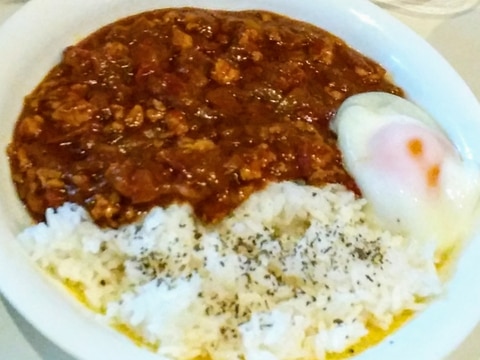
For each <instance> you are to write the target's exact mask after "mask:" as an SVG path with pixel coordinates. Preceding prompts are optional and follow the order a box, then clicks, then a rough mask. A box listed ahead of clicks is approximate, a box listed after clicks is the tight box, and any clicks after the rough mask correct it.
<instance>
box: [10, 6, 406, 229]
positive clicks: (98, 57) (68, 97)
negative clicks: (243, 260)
mask: <svg viewBox="0 0 480 360" xmlns="http://www.w3.org/2000/svg"><path fill="white" fill-rule="evenodd" d="M367 91H385V92H389V93H394V94H402V90H401V89H399V88H398V87H397V86H395V85H393V84H392V83H391V82H390V81H389V80H388V79H387V77H386V71H385V69H383V68H382V67H381V66H380V65H379V64H376V63H375V62H373V61H372V60H370V59H368V58H366V57H365V56H363V55H361V54H359V53H358V52H356V51H355V50H353V49H351V48H350V47H349V46H348V45H347V44H345V43H344V42H343V41H342V40H341V39H339V38H337V37H335V36H333V35H332V34H330V33H328V32H326V31H323V30H321V29H319V28H317V27H314V26H312V25H309V24H306V23H303V22H299V21H295V20H292V19H289V18H286V17H283V16H280V15H276V14H273V13H269V12H263V11H241V12H226V11H211V10H201V9H191V8H183V9H163V10H156V11H151V12H146V13H142V14H139V15H135V16H132V17H129V18H126V19H123V20H119V21H117V22H115V23H113V24H111V25H108V26H106V27H104V28H102V29H100V30H99V31H97V32H95V33H93V34H92V35H90V36H88V37H87V38H86V39H84V40H83V41H81V42H80V43H79V44H77V45H74V46H70V47H68V48H67V49H66V50H65V51H64V53H63V57H62V59H61V62H60V63H59V64H58V65H57V66H55V67H54V68H53V69H52V70H51V72H50V73H49V74H48V76H47V77H46V78H45V79H44V80H43V81H42V82H41V83H40V84H39V85H38V87H37V88H36V89H35V90H34V91H33V92H32V93H31V94H30V95H29V96H27V97H26V99H25V104H24V108H23V111H22V113H21V115H20V118H19V120H18V123H17V125H16V128H15V133H14V136H13V140H12V142H11V144H10V146H9V149H8V154H9V157H10V165H11V170H12V174H13V180H14V183H15V185H16V188H17V190H18V194H19V196H20V198H21V199H22V200H23V201H24V203H25V204H26V207H27V209H28V210H29V212H30V213H31V215H32V216H33V217H34V218H35V219H36V220H43V218H44V213H45V210H46V209H47V208H49V207H58V206H60V205H61V204H63V203H64V202H67V201H69V202H74V203H77V204H79V205H82V206H84V207H85V208H86V209H87V210H88V211H89V213H90V215H91V216H92V218H93V219H94V221H95V222H97V224H100V225H103V226H111V227H118V226H119V225H121V224H124V223H130V222H132V221H134V220H136V219H137V218H138V216H139V215H141V214H144V213H145V212H146V211H148V210H149V209H151V208H152V207H154V206H166V205H168V204H170V203H172V202H187V203H189V204H191V205H192V206H193V207H194V209H195V212H196V214H197V215H198V216H199V217H200V218H201V219H202V220H204V221H206V222H215V221H217V220H219V219H221V218H222V217H224V216H225V215H227V214H228V213H229V212H231V211H232V210H233V209H234V208H236V207H237V206H238V205H239V204H240V203H241V202H243V201H244V200H245V199H246V198H248V196H249V195H250V194H252V193H253V192H254V191H256V190H259V189H261V188H263V187H264V186H265V185H266V184H267V183H268V182H271V181H281V180H299V181H302V182H306V183H308V184H312V185H323V184H326V183H341V184H344V185H346V186H347V188H349V189H352V190H354V191H357V189H356V186H355V183H354V181H353V179H352V178H351V177H350V176H349V175H348V174H347V173H346V171H345V169H344V168H343V166H342V163H341V158H340V153H339V150H338V149H337V146H336V139H335V136H334V134H333V133H332V132H331V131H330V130H329V120H330V119H331V118H332V116H334V115H335V112H336V109H337V108H338V107H339V105H340V104H341V102H342V101H343V100H344V99H345V98H347V97H348V96H350V95H353V94H356V93H361V92H367Z"/></svg>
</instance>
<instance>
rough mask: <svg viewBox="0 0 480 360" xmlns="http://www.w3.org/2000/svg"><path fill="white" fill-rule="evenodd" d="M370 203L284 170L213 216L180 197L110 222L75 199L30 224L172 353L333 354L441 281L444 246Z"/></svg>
mask: <svg viewBox="0 0 480 360" xmlns="http://www.w3.org/2000/svg"><path fill="white" fill-rule="evenodd" d="M365 205H366V204H365V200H363V199H356V198H355V196H354V195H353V194H352V193H351V192H349V191H347V190H345V189H344V188H343V187H342V186H340V185H328V186H326V187H324V188H321V189H320V188H316V187H311V186H304V185H298V184H295V183H292V182H283V183H278V184H272V185H270V186H269V187H268V188H267V189H265V190H264V191H261V192H258V193H256V194H254V195H252V196H251V197H250V198H249V199H248V201H246V202H245V203H244V204H243V205H241V206H240V207H239V208H238V209H237V210H236V211H235V212H234V213H233V214H232V215H231V216H230V217H228V218H226V219H224V220H223V221H222V222H221V223H219V224H217V225H215V226H212V227H207V226H205V225H203V224H201V223H200V222H199V221H198V220H197V219H196V218H195V217H194V215H193V213H192V210H191V208H190V207H189V206H187V205H172V206H170V207H168V208H166V209H162V208H155V209H153V210H152V211H151V212H150V213H149V214H148V216H146V217H145V218H144V219H143V221H142V222H140V223H138V224H134V225H128V226H124V227H122V228H121V229H119V230H111V229H101V228H98V227H97V226H96V225H95V224H94V223H93V222H92V221H91V220H90V218H89V217H88V215H87V213H86V212H85V211H84V210H83V209H82V208H81V207H79V206H77V205H73V204H65V205H64V206H62V207H61V208H59V209H58V210H57V211H54V210H48V212H47V216H46V223H41V224H38V225H35V226H32V227H30V228H28V229H26V230H25V231H24V232H22V233H21V234H20V235H19V238H20V240H21V242H22V243H23V244H24V245H25V246H26V248H27V249H28V251H29V253H30V255H31V257H32V258H33V259H34V261H35V262H37V263H38V265H40V266H41V267H42V268H44V269H47V270H48V271H50V272H51V273H53V274H54V276H56V277H57V278H58V279H60V280H61V281H68V282H70V283H71V282H74V283H78V284H81V287H82V288H83V289H84V291H85V297H86V299H87V301H88V303H89V305H90V306H92V307H93V308H95V309H96V310H97V311H99V312H101V313H103V314H104V316H105V318H106V319H108V321H109V322H110V323H111V324H114V325H118V324H122V325H125V326H127V327H128V328H130V329H131V330H132V331H133V332H134V333H136V334H138V335H139V336H141V337H142V338H143V339H144V341H145V342H146V343H149V344H154V345H155V346H156V345H158V353H159V354H161V355H163V356H164V357H166V358H168V359H181V360H187V359H194V358H196V357H198V356H201V355H206V354H209V355H210V357H211V359H212V360H216V359H218V360H224V359H246V360H270V359H272V360H273V359H275V360H277V359H278V360H280V359H282V360H283V359H285V360H287V359H299V358H304V359H323V358H324V357H325V355H326V353H328V352H342V351H344V350H346V349H348V347H349V346H351V345H352V344H354V343H356V342H358V341H359V339H360V338H361V337H363V336H364V335H365V334H366V333H367V332H368V327H369V326H371V324H373V325H375V326H379V327H381V328H383V329H387V328H388V327H389V326H390V324H391V322H392V319H393V317H394V316H395V315H398V314H400V313H402V312H403V311H405V310H413V311H417V310H419V309H420V308H421V307H422V304H424V300H425V298H429V297H431V296H435V295H437V294H439V292H440V291H441V287H442V285H441V282H440V280H439V277H438V276H437V272H436V269H435V264H434V250H435V249H434V247H433V246H431V245H429V244H420V243H419V242H416V241H414V240H413V239H406V238H404V237H402V236H399V235H393V234H390V233H388V232H387V231H384V230H382V229H380V228H378V227H377V226H376V225H375V223H374V221H373V220H371V219H370V218H369V216H370V215H367V212H366V211H365ZM422 299H423V300H422ZM367 323H368V324H370V325H367Z"/></svg>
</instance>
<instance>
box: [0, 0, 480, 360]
mask: <svg viewBox="0 0 480 360" xmlns="http://www.w3.org/2000/svg"><path fill="white" fill-rule="evenodd" d="M24 2H25V0H16V1H15V0H0V25H1V23H2V22H3V21H5V20H6V19H7V18H8V17H9V16H11V15H12V14H13V13H14V12H15V11H16V10H18V9H19V8H20V7H21V6H22V4H23V3H24ZM387 10H388V11H389V12H390V13H392V14H393V15H394V16H396V17H397V18H398V19H400V20H401V21H403V22H404V23H405V24H407V25H408V26H410V27H411V28H412V29H413V30H414V31H416V32H417V33H418V34H419V35H421V36H422V37H424V38H425V39H426V40H427V41H429V42H430V43H431V44H432V45H433V46H434V47H435V48H436V49H437V50H438V51H439V52H440V53H441V54H442V55H443V56H444V57H445V58H446V59H447V60H448V61H449V62H450V63H451V64H452V65H453V67H454V68H455V69H456V70H457V71H458V72H459V74H460V75H461V76H462V77H463V78H464V79H465V81H466V82H467V84H468V85H469V86H470V87H471V89H472V90H473V92H474V93H475V95H476V96H477V98H478V99H480V4H479V5H478V6H477V7H476V8H474V9H472V10H471V11H468V12H466V13H463V14H457V15H454V16H442V17H432V16H425V15H415V14H409V13H405V12H402V11H399V10H398V9H393V8H389V9H387ZM0 51H1V50H0ZM479 286H480V283H479ZM479 306H480V304H479ZM53 321H54V320H53ZM0 359H2V360H74V359H73V357H71V356H69V355H68V354H66V353H65V352H63V351H62V350H61V349H60V348H58V347H57V346H56V345H54V344H52V343H51V342H50V341H49V340H48V339H46V338H45V337H44V336H43V335H42V334H40V333H39V332H38V331H37V330H35V329H34V328H33V327H32V326H30V324H29V323H28V322H27V321H26V320H25V319H24V318H23V317H22V316H21V315H19V314H18V313H17V312H16V311H15V309H14V308H12V307H11V306H10V305H9V304H8V302H7V301H6V300H5V299H4V298H3V297H2V296H1V294H0ZM479 359H480V324H479V325H477V327H476V328H475V330H474V331H473V332H472V333H471V334H470V336H469V337H468V338H467V339H466V340H465V341H464V343H463V344H462V345H461V346H460V347H459V348H458V349H457V350H456V351H455V352H454V353H453V354H451V355H450V356H449V357H448V359H447V360H479ZM106 360H107V359H106ZM412 360H414V359H412ZM419 360H420V359H419Z"/></svg>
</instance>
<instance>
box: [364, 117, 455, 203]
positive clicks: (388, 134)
mask: <svg viewBox="0 0 480 360" xmlns="http://www.w3.org/2000/svg"><path fill="white" fill-rule="evenodd" d="M402 149H404V150H402ZM399 150H400V151H399ZM368 154H369V158H370V161H372V163H373V164H374V166H375V167H376V168H377V169H379V170H381V171H382V173H383V174H385V175H386V176H390V178H394V179H395V181H397V182H400V183H401V184H402V187H405V188H408V189H409V191H413V193H417V194H420V193H421V194H426V193H429V192H432V191H433V192H436V191H438V187H439V186H440V177H441V172H442V163H443V161H444V159H445V157H446V156H448V155H451V154H454V151H453V149H452V147H451V145H450V144H449V143H448V141H447V140H446V139H444V138H443V137H442V136H441V135H439V134H437V133H436V132H434V131H432V130H431V129H428V128H426V127H423V126H421V125H417V124H412V123H402V122H393V123H390V124H388V125H385V126H383V127H381V128H380V129H379V130H378V131H377V132H376V133H375V134H374V135H373V136H372V137H371V139H370V141H369V150H368Z"/></svg>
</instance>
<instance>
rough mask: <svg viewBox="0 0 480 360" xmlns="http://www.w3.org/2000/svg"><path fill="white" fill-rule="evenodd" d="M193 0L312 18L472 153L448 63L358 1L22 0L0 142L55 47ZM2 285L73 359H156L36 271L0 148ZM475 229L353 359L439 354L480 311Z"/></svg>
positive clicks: (479, 115)
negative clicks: (422, 295) (430, 297)
mask: <svg viewBox="0 0 480 360" xmlns="http://www.w3.org/2000/svg"><path fill="white" fill-rule="evenodd" d="M172 6H197V7H207V8H224V9H266V10H272V11H275V12H278V13H283V14H286V15H289V16H291V17H293V18H297V19H302V20H305V21H308V22H311V23H314V24H317V25H319V26H321V27H323V28H325V29H327V30H329V31H331V32H332V33H334V34H336V35H338V36H340V37H342V38H343V39H345V40H346V41H347V42H348V43H349V44H350V45H352V46H353V47H354V48H356V49H358V50H359V51H361V52H362V53H364V54H365V55H367V56H370V57H372V58H373V59H375V60H377V61H378V62H380V63H381V64H382V65H384V66H385V67H386V68H387V69H388V70H389V71H390V73H391V74H392V76H393V78H394V80H395V82H396V83H397V84H398V85H400V86H401V87H403V88H404V89H405V90H406V92H407V94H408V96H409V97H410V98H411V99H413V100H414V101H415V102H417V103H419V104H420V105H422V106H423V107H424V108H425V109H426V110H427V111H429V112H430V113H431V114H432V115H433V116H434V117H435V118H436V119H437V120H438V122H439V123H440V124H441V125H442V126H443V127H444V129H445V130H446V132H447V133H448V134H449V135H450V137H451V139H452V140H453V141H454V142H455V143H456V145H457V147H458V149H459V150H460V151H461V152H462V153H463V155H464V156H466V157H468V158H473V159H476V160H478V161H479V162H480V143H479V142H478V141H476V138H477V137H478V134H480V106H479V104H478V102H477V100H476V99H475V97H474V96H473V95H472V94H471V92H470V91H469V89H468V87H467V86H466V85H465V84H464V82H463V81H462V80H461V79H460V78H459V76H458V75H457V74H456V73H455V72H454V71H453V70H452V68H451V67H450V66H449V65H448V64H447V63H446V62H445V61H444V60H443V59H442V58H441V57H440V56H439V55H438V54H437V53H436V52H435V51H434V50H433V49H432V48H431V47H430V46H429V45H428V44H427V43H426V42H424V41H423V40H422V39H420V38H419V37H418V36H416V35H415V34H414V33H413V32H411V31H410V30H409V29H408V28H406V27H405V26H403V25H402V24H400V23H399V22H398V21H396V20H394V19H393V18H392V17H390V16H389V15H388V14H386V13H385V12H383V11H382V10H380V9H378V8H377V7H375V6H374V5H372V4H370V3H368V2H366V1H363V0H335V1H333V0H303V1H301V2H294V1H291V0H248V1H239V0H223V1H220V0H217V1H214V0H135V1H132V0H82V1H79V0H30V1H29V2H28V3H27V5H25V6H24V7H23V8H22V9H21V10H20V11H19V12H18V13H16V14H15V15H14V16H13V17H12V18H10V19H9V20H8V21H7V22H6V23H5V25H4V27H3V28H2V29H1V31H0V49H2V50H1V56H0V84H1V85H0V119H1V121H2V129H1V131H0V148H1V149H2V152H3V154H5V152H4V149H5V148H6V146H7V144H8V143H9V141H10V136H11V134H12V129H13V125H14V122H15V120H16V118H17V115H18V113H19V111H20V109H21V106H22V101H23V97H24V96H25V95H26V94H27V93H29V92H30V91H31V90H32V89H33V87H34V86H35V85H36V84H37V83H38V82H39V81H40V80H41V79H42V78H43V76H44V75H45V73H46V72H47V71H48V70H49V69H50V68H51V66H53V65H54V64H55V63H56V62H57V61H58V60H59V59H60V55H61V51H62V49H63V48H64V47H65V46H67V45H69V44H72V43H75V42H77V41H78V40H80V39H81V38H82V37H84V36H86V35H87V34H89V33H90V32H92V31H93V30H95V29H97V28H99V27H100V26H102V25H105V24H107V23H109V22H111V21H114V20H116V19H118V18H120V17H123V16H126V15H130V14H133V13H137V12H140V11H143V10H148V9H153V8H159V7H172ZM0 185H1V189H2V201H1V203H0V289H1V291H2V293H3V294H4V295H5V296H6V297H7V298H8V300H9V301H10V302H11V303H12V304H13V305H14V306H15V307H16V308H17V309H18V310H19V312H21V313H22V314H23V315H24V316H25V317H26V318H27V319H28V320H29V321H30V322H31V323H32V324H33V325H34V326H35V327H36V328H38V329H39V330H40V331H41V332H43V333H44V335H46V336H47V337H48V338H50V339H51V340H52V341H54V342H55V343H57V344H58V345H59V346H61V347H62V348H63V349H65V350H66V351H67V352H69V353H71V354H72V355H73V356H75V357H77V358H79V359H99V360H104V359H116V360H123V359H125V360H126V359H138V360H140V359H158V357H156V356H154V355H153V354H151V353H149V352H147V351H144V350H141V349H139V348H137V347H136V346H134V345H133V344H132V343H131V342H130V341H128V340H126V339H125V338H124V337H123V336H121V335H119V334H118V333H116V332H115V331H113V330H111V329H110V328H109V327H108V326H105V325H101V324H100V325H99V322H98V321H97V320H96V319H95V315H93V314H91V313H90V312H88V311H87V310H85V309H84V308H83V307H82V306H81V305H80V304H78V303H77V302H76V301H74V300H73V298H72V297H71V296H69V295H68V294H66V292H65V290H64V289H63V288H62V287H60V286H58V285H56V284H54V283H53V282H52V281H50V280H49V279H48V278H46V277H44V276H43V275H42V274H41V273H40V272H39V271H38V270H37V269H36V268H35V266H34V265H32V264H31V263H30V261H29V259H28V258H27V257H26V255H25V254H24V252H23V251H22V249H21V248H20V246H19V245H18V244H17V242H16V241H15V234H17V233H18V232H19V231H20V230H21V229H22V228H23V227H24V226H25V225H26V224H28V217H27V216H26V214H25V212H24V210H23V208H22V206H21V204H20V202H19V200H18V199H17V197H16V194H15V190H14V187H13V185H12V183H11V181H10V172H9V167H8V161H7V158H6V156H5V155H3V156H0ZM479 255H480V236H475V237H474V238H473V239H471V240H470V241H469V242H468V244H467V247H466V249H465V251H464V252H463V255H462V256H461V258H460V260H459V263H458V266H457V268H456V271H455V274H454V276H453V278H452V280H451V281H450V282H449V284H448V290H447V293H446V294H445V296H443V297H442V298H440V299H438V300H437V301H435V302H434V303H433V304H432V305H430V306H429V307H428V309H426V310H425V311H424V312H422V313H421V314H419V315H418V316H417V317H415V319H414V320H413V321H411V322H409V323H408V324H407V325H406V326H404V327H403V328H401V329H400V330H399V331H397V332H396V333H395V334H393V335H391V336H390V337H389V338H388V339H386V340H385V341H383V342H382V343H381V344H380V345H378V346H376V347H374V348H372V349H370V350H368V351H367V352H365V353H363V354H361V355H360V356H359V357H358V358H359V359H363V360H365V359H402V360H403V359H423V360H428V359H432V360H433V359H441V358H443V357H445V356H446V355H448V353H450V352H451V351H452V350H453V349H454V348H455V347H457V346H458V345H459V344H460V342H461V341H462V340H463V339H464V338H465V337H466V336H467V335H468V333H469V332H470V331H471V330H472V329H473V327H474V325H475V324H476V323H477V322H478V320H479V319H480V306H478V304H480V286H478V282H477V279H476V276H477V275H476V274H478V273H480V262H479V261H478V260H477V259H478V256H479Z"/></svg>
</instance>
